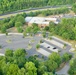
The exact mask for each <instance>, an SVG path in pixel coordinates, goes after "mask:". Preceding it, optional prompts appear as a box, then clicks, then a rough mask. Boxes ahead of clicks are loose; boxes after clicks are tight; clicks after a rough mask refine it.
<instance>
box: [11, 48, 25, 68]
mask: <svg viewBox="0 0 76 75" xmlns="http://www.w3.org/2000/svg"><path fill="white" fill-rule="evenodd" d="M25 56H26V51H25V49H17V50H16V51H15V52H14V55H13V57H14V63H15V64H17V65H18V66H19V67H20V68H22V67H23V66H24V64H25V62H26V58H25Z"/></svg>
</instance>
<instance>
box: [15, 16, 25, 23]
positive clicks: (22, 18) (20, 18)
mask: <svg viewBox="0 0 76 75" xmlns="http://www.w3.org/2000/svg"><path fill="white" fill-rule="evenodd" d="M16 22H21V23H22V24H24V23H25V18H24V17H23V16H21V15H19V16H18V17H17V20H16Z"/></svg>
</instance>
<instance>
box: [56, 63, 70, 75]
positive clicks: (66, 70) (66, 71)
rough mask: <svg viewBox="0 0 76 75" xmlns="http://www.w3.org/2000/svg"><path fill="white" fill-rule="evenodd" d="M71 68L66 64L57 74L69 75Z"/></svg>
mask: <svg viewBox="0 0 76 75" xmlns="http://www.w3.org/2000/svg"><path fill="white" fill-rule="evenodd" d="M69 68H70V66H69V63H66V65H65V66H64V67H63V68H62V69H61V70H60V71H58V72H56V74H58V75H69V74H68V70H69Z"/></svg>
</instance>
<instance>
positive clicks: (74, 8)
mask: <svg viewBox="0 0 76 75" xmlns="http://www.w3.org/2000/svg"><path fill="white" fill-rule="evenodd" d="M72 10H73V11H74V12H75V13H76V3H74V4H73V6H72Z"/></svg>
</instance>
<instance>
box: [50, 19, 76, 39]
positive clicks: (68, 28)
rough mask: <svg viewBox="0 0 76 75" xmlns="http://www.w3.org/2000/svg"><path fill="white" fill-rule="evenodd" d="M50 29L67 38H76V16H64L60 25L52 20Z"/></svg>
mask: <svg viewBox="0 0 76 75" xmlns="http://www.w3.org/2000/svg"><path fill="white" fill-rule="evenodd" d="M49 31H50V32H53V33H55V34H57V35H59V36H62V37H63V38H65V39H67V40H76V18H70V19H66V18H63V19H62V20H61V22H60V23H59V24H58V25H55V24H54V23H51V22H50V24H49Z"/></svg>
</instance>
